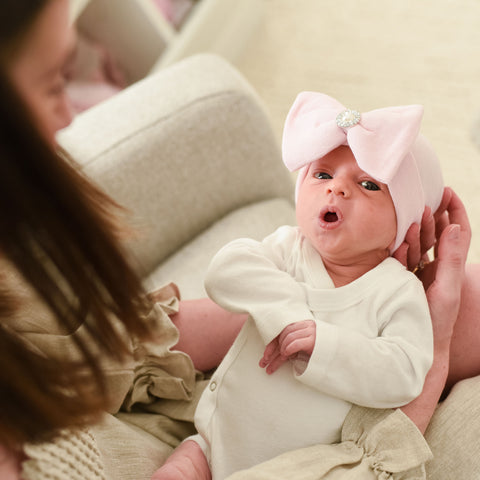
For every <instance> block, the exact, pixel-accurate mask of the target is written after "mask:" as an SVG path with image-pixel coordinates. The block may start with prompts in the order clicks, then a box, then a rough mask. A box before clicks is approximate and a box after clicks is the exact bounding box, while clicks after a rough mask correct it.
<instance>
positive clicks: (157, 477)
mask: <svg viewBox="0 0 480 480" xmlns="http://www.w3.org/2000/svg"><path fill="white" fill-rule="evenodd" d="M211 478H212V476H211V474H210V470H208V472H206V471H202V469H201V468H199V466H198V465H194V464H193V462H192V461H191V460H190V459H189V458H184V461H183V462H179V461H178V462H176V461H172V462H168V463H166V464H165V465H163V467H161V468H159V469H158V470H157V471H156V472H155V473H154V474H153V476H152V479H151V480H211Z"/></svg>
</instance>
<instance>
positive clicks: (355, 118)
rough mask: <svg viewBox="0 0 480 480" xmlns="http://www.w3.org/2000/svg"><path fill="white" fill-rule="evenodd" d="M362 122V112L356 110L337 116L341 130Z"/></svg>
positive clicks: (348, 110) (345, 111) (346, 111)
mask: <svg viewBox="0 0 480 480" xmlns="http://www.w3.org/2000/svg"><path fill="white" fill-rule="evenodd" d="M359 121H360V112H357V111H356V110H350V109H347V110H344V111H343V112H340V113H339V114H338V115H337V118H336V122H337V125H338V126H339V127H341V128H349V127H353V126H354V125H356V124H357V123H358V122H359Z"/></svg>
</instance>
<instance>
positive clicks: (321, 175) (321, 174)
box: [313, 172, 333, 180]
mask: <svg viewBox="0 0 480 480" xmlns="http://www.w3.org/2000/svg"><path fill="white" fill-rule="evenodd" d="M313 176H314V177H315V178H318V179H320V180H330V179H332V178H333V177H332V176H331V175H329V174H328V173H325V172H316V173H314V174H313Z"/></svg>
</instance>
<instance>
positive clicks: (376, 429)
mask: <svg viewBox="0 0 480 480" xmlns="http://www.w3.org/2000/svg"><path fill="white" fill-rule="evenodd" d="M279 421H281V419H280V420H279ZM266 441H268V440H267V439H266ZM431 458H432V454H431V452H430V449H429V447H428V445H427V443H426V442H425V440H424V438H423V436H422V434H421V433H420V431H419V430H418V429H417V428H416V426H415V425H414V424H413V423H412V422H411V421H410V419H409V418H408V417H407V416H406V415H404V414H403V412H402V411H401V410H373V409H367V408H362V407H357V406H354V407H352V409H351V410H350V412H349V414H348V416H347V418H346V420H345V423H344V426H343V430H342V439H341V443H338V444H335V445H315V446H312V447H307V448H304V449H300V450H296V451H293V452H288V453H285V454H283V455H280V456H279V457H276V458H274V459H272V460H270V461H268V462H265V463H262V464H260V465H258V466H256V467H253V468H251V469H248V470H243V471H241V472H237V473H235V474H233V475H231V476H230V477H228V480H274V479H275V480H281V479H285V480H287V479H288V480H291V479H295V480H424V479H425V478H426V476H425V467H424V464H425V462H427V461H428V460H430V459H431Z"/></svg>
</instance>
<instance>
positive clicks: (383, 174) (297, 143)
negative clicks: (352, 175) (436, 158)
mask: <svg viewBox="0 0 480 480" xmlns="http://www.w3.org/2000/svg"><path fill="white" fill-rule="evenodd" d="M422 116H423V107H422V106H421V105H410V106H402V107H388V108H382V109H378V110H372V111H371V112H368V113H362V114H359V113H358V112H355V111H353V110H348V109H346V108H345V107H344V106H343V105H342V104H341V103H339V102H338V101H337V100H335V99H334V98H331V97H329V96H328V95H325V94H322V93H316V92H302V93H300V94H299V95H298V96H297V98H296V100H295V102H294V104H293V106H292V108H291V109H290V112H289V113H288V115H287V119H286V121H285V128H284V132H283V141H282V151H283V161H284V163H285V165H286V166H287V168H288V169H289V170H290V171H295V170H299V169H300V168H302V167H305V166H306V165H308V164H310V163H312V162H313V161H315V160H317V159H319V158H321V157H323V156H325V155H326V154H328V153H329V152H331V151H332V150H334V149H335V148H337V147H339V146H341V145H348V146H349V147H350V149H351V150H352V152H353V154H354V156H355V159H356V160H357V163H358V166H359V167H360V168H361V169H362V170H363V171H364V172H366V173H367V174H368V175H371V176H372V177H373V178H374V179H376V180H378V181H380V182H382V183H386V184H389V183H390V181H391V180H392V178H394V177H395V175H396V173H397V171H398V168H399V166H400V165H401V163H402V161H403V160H404V159H405V158H406V157H407V156H408V153H409V152H410V150H411V148H412V145H413V143H414V142H415V140H416V138H417V137H418V134H419V132H420V124H421V120H422Z"/></svg>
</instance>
